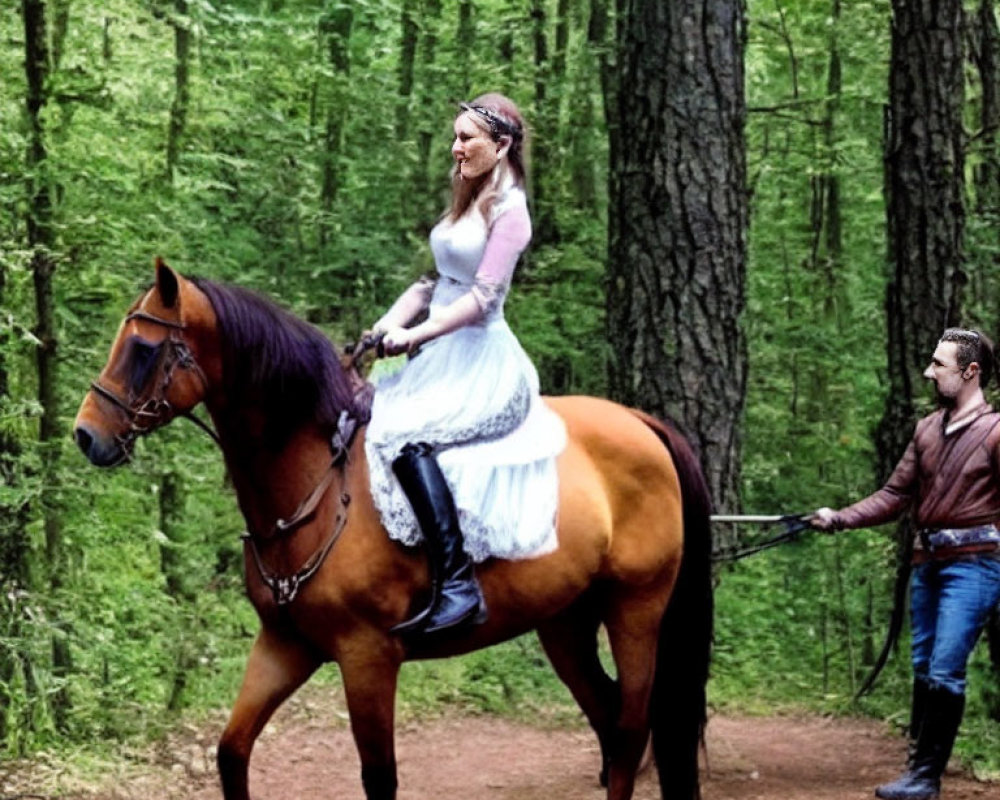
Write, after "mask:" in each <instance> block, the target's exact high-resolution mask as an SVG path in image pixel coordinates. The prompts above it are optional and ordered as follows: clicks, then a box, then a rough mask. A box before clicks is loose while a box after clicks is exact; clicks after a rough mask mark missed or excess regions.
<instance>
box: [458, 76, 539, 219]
mask: <svg viewBox="0 0 1000 800" xmlns="http://www.w3.org/2000/svg"><path fill="white" fill-rule="evenodd" d="M460 108H461V112H460V113H461V114H466V113H468V114H469V118H470V119H471V120H472V121H473V122H474V123H475V124H476V125H477V126H478V127H480V128H482V129H483V130H484V131H485V132H486V133H488V134H489V135H490V138H492V139H493V141H495V142H499V141H500V139H501V138H502V137H504V136H506V137H508V138H509V139H510V146H509V147H508V148H507V153H506V156H505V157H504V158H501V159H500V160H499V161H498V162H497V165H496V166H495V167H494V168H493V169H492V170H490V171H489V172H487V173H485V174H484V175H481V176H480V177H478V178H474V179H472V180H465V179H463V178H462V175H461V172H460V169H459V165H458V164H455V165H453V166H452V169H451V205H450V206H449V207H448V210H447V211H445V214H444V216H446V217H447V218H448V219H450V220H451V221H452V222H454V221H455V220H457V219H458V218H459V217H461V216H462V215H463V214H465V213H466V212H467V211H468V210H469V208H470V207H471V206H472V204H473V203H475V204H476V207H477V209H478V210H479V212H480V213H481V214H482V215H483V217H484V218H485V219H487V220H489V219H490V212H491V211H492V209H493V205H494V203H495V202H496V201H497V199H498V198H499V197H500V196H501V195H502V194H503V193H504V192H506V191H507V189H509V188H510V187H511V186H518V187H521V188H523V187H524V183H525V179H526V171H527V170H526V161H527V157H526V153H527V138H528V136H527V130H526V129H525V125H524V118H523V117H522V116H521V111H520V109H518V107H517V106H516V105H515V104H514V101H513V100H511V99H510V98H508V97H505V96H504V95H502V94H497V93H495V92H490V93H488V94H483V95H480V96H479V97H477V98H476V99H475V100H472V101H470V102H468V103H461V104H460Z"/></svg>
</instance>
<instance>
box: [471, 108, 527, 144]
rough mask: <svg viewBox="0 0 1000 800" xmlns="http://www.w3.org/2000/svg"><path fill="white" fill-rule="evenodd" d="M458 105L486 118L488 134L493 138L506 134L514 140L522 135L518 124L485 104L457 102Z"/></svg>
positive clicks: (519, 138)
mask: <svg viewBox="0 0 1000 800" xmlns="http://www.w3.org/2000/svg"><path fill="white" fill-rule="evenodd" d="M458 107H459V108H460V109H462V110H463V111H471V112H472V113H473V114H478V115H479V116H480V117H482V118H483V119H484V120H486V124H487V125H489V126H490V134H492V136H493V138H494V139H499V138H500V137H501V136H503V135H505V134H506V135H507V136H511V137H513V139H514V140H515V141H520V140H521V137H522V136H523V134H522V132H521V126H520V125H518V124H517V123H515V122H512V121H511V120H509V119H507V117H505V116H503V115H502V114H499V113H498V112H496V111H493V110H491V109H489V108H486V107H485V106H480V105H472V104H471V103H459V104H458Z"/></svg>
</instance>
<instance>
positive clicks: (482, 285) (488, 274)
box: [415, 202, 531, 341]
mask: <svg viewBox="0 0 1000 800" xmlns="http://www.w3.org/2000/svg"><path fill="white" fill-rule="evenodd" d="M530 240H531V218H530V217H529V216H528V208H527V206H526V205H525V204H524V203H523V202H520V203H517V204H513V205H512V206H511V207H510V208H508V209H505V210H504V211H503V212H502V213H501V214H500V215H499V216H498V217H497V218H496V220H495V221H494V223H493V227H492V228H491V229H490V232H489V235H488V237H487V239H486V248H485V250H484V251H483V257H482V259H481V260H480V262H479V266H478V267H477V268H476V276H475V280H474V283H473V285H472V288H471V289H469V291H468V292H466V293H465V294H464V295H462V296H461V297H459V298H457V299H456V300H455V301H454V302H452V303H450V304H449V305H447V306H444V307H442V308H438V309H432V312H431V316H430V317H429V318H428V319H427V320H426V321H425V322H423V323H421V324H420V325H419V326H418V328H416V329H415V330H417V331H418V332H419V335H420V340H421V341H427V340H428V339H433V338H435V337H437V336H441V335H443V334H446V333H449V332H451V331H453V330H455V329H457V328H461V327H464V326H465V325H472V324H474V323H476V322H479V321H480V320H482V319H483V318H485V317H487V316H488V315H490V314H491V313H492V312H493V311H495V310H496V308H497V307H498V306H499V305H500V304H501V303H502V302H503V299H504V297H505V296H506V294H507V290H508V289H509V288H510V281H511V277H512V276H513V274H514V267H516V266H517V261H518V259H519V258H520V256H521V253H522V252H523V250H524V248H525V247H526V246H527V244H528V242H529V241H530Z"/></svg>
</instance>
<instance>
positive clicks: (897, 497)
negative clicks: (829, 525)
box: [834, 441, 917, 530]
mask: <svg viewBox="0 0 1000 800" xmlns="http://www.w3.org/2000/svg"><path fill="white" fill-rule="evenodd" d="M916 493H917V450H916V446H915V445H914V443H913V442H912V441H911V442H910V444H909V445H908V446H907V448H906V452H905V453H903V457H902V458H901V459H900V460H899V463H898V464H897V465H896V469H894V470H893V472H892V475H890V476H889V480H888V481H886V483H885V486H883V487H882V488H881V489H879V490H878V491H877V492H875V493H874V494H871V495H869V496H868V497H866V498H865V499H864V500H859V501H858V502H857V503H854V504H853V505H850V506H847V508H842V509H840V511H838V512H837V515H836V517H835V518H834V527H835V528H837V529H838V530H840V529H843V528H870V527H873V526H875V525H881V524H882V523H884V522H889V521H891V520H893V519H896V517H898V516H899V515H900V514H902V513H903V511H904V510H905V509H906V508H907V507H908V506H909V505H910V504H911V503H912V502H913V500H914V498H915V497H916Z"/></svg>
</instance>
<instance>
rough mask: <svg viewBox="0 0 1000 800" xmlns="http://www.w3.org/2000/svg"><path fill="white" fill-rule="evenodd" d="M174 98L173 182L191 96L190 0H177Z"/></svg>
mask: <svg viewBox="0 0 1000 800" xmlns="http://www.w3.org/2000/svg"><path fill="white" fill-rule="evenodd" d="M171 25H172V26H173V29H174V101H173V103H171V105H170V125H169V128H168V130H167V165H166V173H165V177H166V180H167V183H168V184H170V185H173V182H174V171H175V170H176V169H177V159H178V157H179V154H180V149H181V139H182V138H183V136H184V129H185V128H186V127H187V113H188V102H189V100H190V96H191V93H190V88H189V77H190V72H189V64H190V54H191V25H190V19H189V17H188V0H174V16H173V18H172V19H171Z"/></svg>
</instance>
